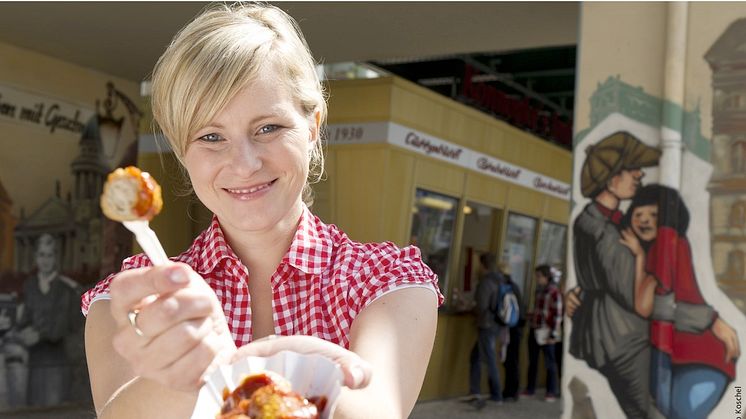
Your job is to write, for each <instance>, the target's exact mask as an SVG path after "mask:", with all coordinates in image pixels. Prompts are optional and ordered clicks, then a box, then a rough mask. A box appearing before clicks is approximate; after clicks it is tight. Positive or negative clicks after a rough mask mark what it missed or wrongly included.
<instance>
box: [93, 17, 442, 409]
mask: <svg viewBox="0 0 746 419" xmlns="http://www.w3.org/2000/svg"><path fill="white" fill-rule="evenodd" d="M326 109H327V108H326V102H325V95H324V92H323V89H322V86H321V83H320V81H319V77H318V74H317V72H316V66H315V62H314V60H313V57H312V56H311V54H310V52H309V50H308V46H307V44H306V42H305V40H304V38H303V35H302V34H301V32H300V31H299V29H298V26H297V23H296V22H295V21H294V20H293V19H292V18H291V17H290V16H288V15H287V14H286V13H285V12H284V11H282V10H281V9H279V8H277V7H275V6H271V5H264V4H248V3H235V4H233V5H226V4H216V5H212V6H209V7H208V8H207V9H206V10H205V11H204V12H203V13H201V14H200V15H199V16H198V17H196V18H195V19H194V20H193V21H192V22H191V23H189V24H188V25H186V26H185V27H184V28H183V29H182V30H181V31H180V32H179V33H178V34H177V35H176V37H175V38H174V40H173V41H172V42H171V44H170V45H169V46H168V48H167V49H166V51H165V52H164V54H163V55H162V56H161V57H160V59H159V60H158V63H157V64H156V67H155V69H154V71H153V77H152V111H153V117H154V119H155V121H156V122H157V124H158V126H159V128H160V129H161V130H162V131H163V134H164V136H165V137H166V138H167V139H168V141H169V144H170V147H171V150H172V151H173V153H174V155H175V156H176V158H177V159H178V160H179V162H180V163H181V164H182V165H183V166H184V169H185V173H186V174H187V175H188V180H189V182H190V184H191V186H192V187H193V189H194V192H195V194H196V196H197V197H198V198H199V200H200V201H201V202H202V203H203V204H204V205H205V206H206V207H207V208H208V209H209V210H210V211H212V212H213V214H214V217H213V220H212V223H211V224H210V226H209V227H208V228H207V229H206V230H205V231H203V232H202V233H201V234H200V235H199V236H198V237H197V238H196V239H195V241H194V243H193V244H192V246H191V247H190V248H189V249H187V250H186V251H185V252H184V253H182V254H181V255H179V256H177V257H175V258H173V259H172V260H173V261H174V263H171V264H169V265H167V266H158V267H152V266H151V264H150V261H149V259H148V258H147V257H146V256H144V255H136V256H134V257H132V258H129V259H127V260H125V262H124V263H123V270H122V271H121V272H119V273H117V274H114V275H112V276H110V277H108V278H106V279H105V280H104V281H102V282H101V283H99V284H98V285H96V286H95V287H94V288H93V289H91V290H90V291H89V292H87V293H86V294H85V295H84V297H83V301H82V309H83V311H84V313H86V314H87V320H86V336H85V340H86V352H87V360H88V367H89V371H90V378H91V387H92V392H93V399H94V404H95V407H96V413H97V416H98V417H101V418H147V417H158V418H186V417H190V416H191V414H192V411H193V410H194V406H195V402H196V400H197V396H198V392H199V389H200V386H201V384H202V383H203V381H204V380H203V377H204V376H205V375H206V374H208V373H209V372H210V371H211V370H212V369H214V368H215V367H216V366H218V365H221V364H228V363H230V362H235V361H237V360H239V359H241V358H243V357H246V356H271V355H273V354H275V353H278V352H280V351H283V350H290V351H295V352H301V353H311V354H321V355H324V356H327V357H329V358H331V359H333V360H334V361H336V362H337V364H338V365H339V366H340V368H341V370H342V372H343V374H344V384H345V385H346V387H347V388H345V389H343V391H342V393H341V394H340V396H339V397H338V399H337V404H336V410H335V412H336V413H335V417H361V415H363V416H365V417H373V418H399V417H407V416H408V415H409V412H410V411H411V410H412V408H413V406H414V403H415V401H416V400H417V396H418V394H419V390H420V388H421V386H422V382H423V380H424V376H425V371H426V369H427V364H428V360H429V358H430V352H431V350H432V347H433V342H434V338H435V329H436V324H437V306H438V305H439V304H440V303H442V295H441V294H440V292H439V291H438V286H437V277H436V275H435V274H434V273H433V272H432V270H431V269H430V268H428V267H427V266H426V265H425V264H424V263H423V261H422V259H421V256H420V252H419V250H418V249H417V248H415V247H405V248H399V247H397V246H395V245H394V244H393V243H390V242H386V243H358V242H355V241H353V240H351V239H350V238H349V237H347V235H345V234H344V233H343V232H342V231H340V230H339V229H338V228H337V227H336V226H333V225H328V224H325V223H323V222H322V221H321V220H320V219H319V218H318V217H316V216H314V215H313V214H312V213H311V212H310V210H309V208H308V205H310V203H311V195H310V187H309V182H311V181H314V180H318V179H319V178H320V176H321V169H323V158H322V153H321V151H322V145H321V142H322V133H323V123H324V120H325V118H326ZM353 390H354V391H353Z"/></svg>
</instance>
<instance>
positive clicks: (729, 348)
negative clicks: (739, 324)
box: [712, 317, 741, 362]
mask: <svg viewBox="0 0 746 419" xmlns="http://www.w3.org/2000/svg"><path fill="white" fill-rule="evenodd" d="M712 333H713V334H714V335H715V336H716V337H717V338H718V339H720V340H721V341H722V342H723V344H725V362H729V361H730V360H731V359H732V360H734V361H735V360H737V359H738V357H739V356H741V348H740V345H739V344H738V334H737V333H736V331H735V330H733V328H732V327H730V326H729V325H728V323H726V322H724V321H723V320H722V319H721V318H720V317H718V318H717V319H716V320H715V322H714V323H712Z"/></svg>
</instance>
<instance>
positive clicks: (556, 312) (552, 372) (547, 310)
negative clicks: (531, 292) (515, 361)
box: [521, 265, 562, 402]
mask: <svg viewBox="0 0 746 419" xmlns="http://www.w3.org/2000/svg"><path fill="white" fill-rule="evenodd" d="M534 279H535V281H536V299H535V302H534V311H533V312H532V314H531V316H530V318H531V328H530V329H529V334H528V358H529V364H528V385H527V387H526V390H524V391H523V392H522V393H521V396H522V397H531V396H533V395H534V392H535V391H536V372H537V371H536V370H537V368H538V364H539V351H541V352H543V353H544V366H545V368H546V370H547V383H546V384H547V391H546V394H545V396H544V401H547V402H554V401H556V400H557V396H558V393H557V390H558V387H557V361H556V359H555V349H554V346H555V344H556V343H557V342H559V341H560V339H561V338H562V293H561V292H560V290H559V287H557V284H556V283H555V282H554V281H552V270H551V268H550V267H549V265H540V266H537V267H536V270H535V271H534Z"/></svg>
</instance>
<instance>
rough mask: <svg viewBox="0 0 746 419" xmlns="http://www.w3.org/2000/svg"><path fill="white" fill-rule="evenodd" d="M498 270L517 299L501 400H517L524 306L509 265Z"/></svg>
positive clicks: (504, 365)
mask: <svg viewBox="0 0 746 419" xmlns="http://www.w3.org/2000/svg"><path fill="white" fill-rule="evenodd" d="M500 272H501V273H502V275H503V282H504V283H507V284H510V287H511V288H512V289H513V293H514V294H515V296H516V298H517V299H518V304H519V309H520V313H519V317H518V323H517V324H516V325H515V326H513V327H511V328H509V341H508V350H507V353H506V355H505V359H504V360H503V367H504V368H505V389H504V390H503V400H505V401H518V391H519V389H520V369H519V367H520V358H521V337H522V335H523V330H524V327H525V326H526V306H525V303H524V301H523V298H522V296H521V290H520V288H519V287H518V284H516V283H515V281H513V278H511V276H510V265H508V264H501V265H500Z"/></svg>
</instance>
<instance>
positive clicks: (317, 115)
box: [309, 110, 321, 149]
mask: <svg viewBox="0 0 746 419" xmlns="http://www.w3.org/2000/svg"><path fill="white" fill-rule="evenodd" d="M310 122H311V126H310V130H311V137H310V139H309V142H310V143H311V149H313V148H314V147H315V145H316V141H318V140H319V136H320V135H321V132H320V131H321V111H319V110H315V111H314V112H313V118H312V119H311V121H310Z"/></svg>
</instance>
